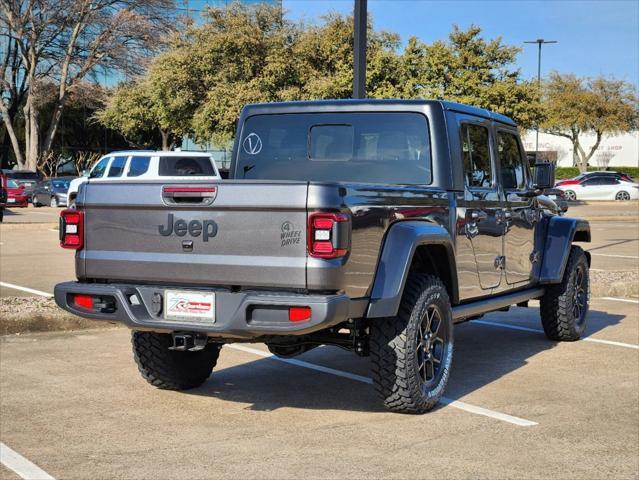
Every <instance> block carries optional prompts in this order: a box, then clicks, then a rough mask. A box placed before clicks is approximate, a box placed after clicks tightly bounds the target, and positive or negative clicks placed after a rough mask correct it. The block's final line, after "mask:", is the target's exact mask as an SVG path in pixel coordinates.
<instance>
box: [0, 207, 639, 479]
mask: <svg viewBox="0 0 639 480" xmlns="http://www.w3.org/2000/svg"><path fill="white" fill-rule="evenodd" d="M569 214H570V215H573V216H585V217H586V218H589V219H590V220H591V222H592V232H593V242H592V243H591V244H590V245H588V249H589V250H590V251H591V254H592V255H593V257H592V258H593V265H592V267H593V269H594V270H596V271H601V272H606V274H607V275H608V274H609V275H610V276H611V278H614V276H615V275H617V274H620V272H628V271H634V272H637V271H639V223H638V221H637V216H638V215H639V204H638V203H637V202H629V203H628V204H623V205H621V204H613V203H610V204H608V205H604V204H596V205H579V206H575V207H574V208H572V209H571V211H569ZM40 217H41V218H40ZM5 218H6V222H7V224H6V225H3V226H2V227H0V279H1V282H2V283H0V295H1V296H2V297H7V296H15V295H25V296H34V295H35V296H40V295H42V294H47V293H50V292H51V291H52V289H53V285H54V284H55V283H57V282H59V281H63V280H67V279H72V278H73V252H69V251H65V250H62V249H60V248H59V247H58V246H57V232H56V231H55V228H54V226H55V224H54V223H53V222H55V221H56V219H57V211H56V210H53V209H49V208H41V209H37V210H35V209H31V208H30V209H27V210H24V211H22V212H21V213H20V215H15V216H10V215H7V217H5ZM50 218H52V220H50ZM14 223H15V224H17V225H13V224H14ZM7 285H9V286H7ZM19 288H22V289H23V290H20V289H19ZM25 288H26V289H27V290H24V289H25ZM29 290H31V291H29ZM604 297H606V295H600V296H598V297H596V298H592V299H591V313H590V317H589V326H588V330H587V332H586V337H585V339H584V340H582V341H579V342H575V343H560V344H559V343H554V342H550V341H548V340H546V338H545V337H544V335H543V333H541V331H540V328H541V327H540V324H539V312H538V304H537V303H536V302H532V303H531V306H530V308H513V309H512V310H511V311H510V312H507V313H503V312H499V313H493V314H490V315H487V316H485V317H484V318H482V319H481V320H479V321H474V322H469V323H466V324H462V325H459V326H458V327H457V328H456V330H455V335H456V351H455V360H454V367H453V374H452V377H451V380H450V382H449V386H448V389H447V392H446V395H447V402H446V404H444V405H442V406H440V407H439V408H437V409H436V410H435V411H433V412H431V413H429V414H427V415H423V416H406V415H398V414H391V413H387V412H385V411H384V410H383V409H381V408H380V406H379V404H378V403H377V401H376V398H375V395H374V392H373V389H372V387H371V385H370V383H369V379H368V377H369V362H368V359H366V358H358V357H356V356H355V355H353V354H350V353H347V352H343V351H341V350H338V349H335V348H333V347H322V348H318V349H315V350H313V351H310V352H308V353H306V354H304V355H302V356H300V357H297V358H296V359H293V360H292V361H288V362H284V361H281V360H276V359H274V357H271V356H270V355H269V354H268V351H267V350H266V349H265V348H264V347H263V346H262V345H260V344H255V345H237V346H226V347H224V348H223V350H222V353H221V357H220V361H219V362H218V366H217V367H216V369H215V370H214V373H213V375H212V377H211V378H210V379H209V380H208V381H207V382H206V383H205V384H204V385H203V386H202V387H200V388H197V389H194V390H191V391H189V392H181V393H180V392H167V391H160V390H156V389H154V388H152V387H151V386H149V385H147V384H146V383H145V382H144V381H143V380H142V379H141V378H140V376H139V375H138V373H137V371H136V368H135V365H134V363H133V360H132V355H131V348H130V342H129V332H128V331H127V330H125V329H123V328H113V329H108V330H86V331H78V332H59V333H42V334H24V335H10V336H5V337H1V338H0V441H1V442H2V444H3V445H6V446H7V447H9V448H10V449H12V451H14V452H16V454H18V455H19V456H20V458H22V459H23V460H25V461H26V459H28V461H30V462H33V464H35V465H33V466H32V467H31V466H29V465H28V464H23V467H24V468H25V469H27V471H30V472H31V473H33V472H40V474H43V473H44V472H46V473H48V474H49V475H50V476H52V477H54V478H96V477H100V478H102V477H119V478H148V477H158V478H202V477H216V478H220V477H237V478H247V477H257V478H305V477H310V478H326V477H335V478H362V477H371V478H380V477H393V478H407V477H413V478H424V477H429V476H432V475H435V476H437V477H439V478H478V477H480V478H484V477H487V478H540V477H552V478H586V477H588V478H603V477H606V478H637V477H638V476H639V455H638V454H637V452H638V451H639V301H638V300H637V298H633V297H632V296H628V297H624V298H614V297H608V298H604ZM0 301H2V300H1V299H0ZM3 448H4V447H3ZM5 451H6V450H5ZM24 465H26V466H24ZM36 465H37V467H36ZM29 468H36V469H38V470H28V469H29ZM23 477H24V475H23ZM0 478H20V477H19V476H17V475H16V474H15V473H14V472H13V471H11V470H9V469H7V468H6V467H4V466H0Z"/></svg>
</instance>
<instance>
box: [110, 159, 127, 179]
mask: <svg viewBox="0 0 639 480" xmlns="http://www.w3.org/2000/svg"><path fill="white" fill-rule="evenodd" d="M127 158H128V157H115V158H114V159H113V162H111V167H110V168H109V177H121V176H122V172H123V171H124V164H125V163H126V160H127Z"/></svg>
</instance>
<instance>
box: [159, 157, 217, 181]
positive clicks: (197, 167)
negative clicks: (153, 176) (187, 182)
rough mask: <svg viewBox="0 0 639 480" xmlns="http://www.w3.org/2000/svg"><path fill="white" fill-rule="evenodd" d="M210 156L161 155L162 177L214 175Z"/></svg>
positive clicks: (160, 170)
mask: <svg viewBox="0 0 639 480" xmlns="http://www.w3.org/2000/svg"><path fill="white" fill-rule="evenodd" d="M211 162H212V160H211V158H210V157H160V169H159V175H160V176H161V177H214V176H215V169H214V168H213V165H212V163H211Z"/></svg>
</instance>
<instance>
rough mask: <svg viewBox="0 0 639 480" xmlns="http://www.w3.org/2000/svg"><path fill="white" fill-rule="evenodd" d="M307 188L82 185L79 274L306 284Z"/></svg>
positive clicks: (162, 183)
mask: <svg viewBox="0 0 639 480" xmlns="http://www.w3.org/2000/svg"><path fill="white" fill-rule="evenodd" d="M307 194H308V185H307V183H306V182H282V183H280V182H247V181H223V182H217V183H211V182H206V183H202V182H197V181H178V182H170V183H169V182H166V181H152V182H148V181H147V182H140V183H135V184H134V183H131V182H126V183H117V182H113V183H111V182H101V183H88V184H86V185H85V186H84V187H83V189H82V190H81V192H80V195H79V196H78V207H79V208H81V209H83V210H84V215H85V245H84V249H82V250H81V251H80V252H79V253H78V258H77V267H78V276H79V277H83V278H89V279H90V278H94V279H107V280H131V281H140V282H149V281H153V282H165V283H170V284H176V285H177V284H184V285H198V284H202V285H204V284H205V285H220V286H249V287H261V286H268V287H270V288H273V287H280V288H293V289H300V288H306V222H307V220H306V218H307V213H306V202H307Z"/></svg>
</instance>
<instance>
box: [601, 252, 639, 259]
mask: <svg viewBox="0 0 639 480" xmlns="http://www.w3.org/2000/svg"><path fill="white" fill-rule="evenodd" d="M590 255H592V256H593V257H614V258H635V259H636V258H639V257H638V256H636V255H612V254H609V253H591V254H590Z"/></svg>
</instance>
